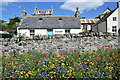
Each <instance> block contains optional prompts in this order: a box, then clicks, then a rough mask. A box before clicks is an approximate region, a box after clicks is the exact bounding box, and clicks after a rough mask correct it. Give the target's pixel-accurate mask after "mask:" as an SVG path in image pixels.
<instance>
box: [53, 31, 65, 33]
mask: <svg viewBox="0 0 120 80" xmlns="http://www.w3.org/2000/svg"><path fill="white" fill-rule="evenodd" d="M55 32H56V33H61V32H63V31H55Z"/></svg>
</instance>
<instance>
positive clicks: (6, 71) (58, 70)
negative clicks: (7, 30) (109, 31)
mask: <svg viewBox="0 0 120 80" xmlns="http://www.w3.org/2000/svg"><path fill="white" fill-rule="evenodd" d="M70 51H71V52H70V53H60V54H59V55H58V54H56V53H52V52H50V53H47V54H41V53H38V52H36V51H29V52H27V53H23V54H20V53H17V52H16V53H10V54H9V55H5V54H4V51H2V53H3V57H2V66H3V73H2V78H3V79H8V78H9V79H11V78H12V79H13V78H15V79H16V78H20V79H26V78H29V79H33V78H38V79H46V78H47V80H52V78H54V79H55V80H58V79H68V78H69V79H70V78H71V79H73V78H74V79H77V80H80V79H88V80H90V79H92V78H93V79H96V78H101V79H102V80H103V79H105V80H109V79H112V80H114V79H116V80H117V79H118V78H119V76H120V75H119V54H120V49H118V48H101V49H98V50H97V51H95V50H93V51H77V50H70Z"/></svg>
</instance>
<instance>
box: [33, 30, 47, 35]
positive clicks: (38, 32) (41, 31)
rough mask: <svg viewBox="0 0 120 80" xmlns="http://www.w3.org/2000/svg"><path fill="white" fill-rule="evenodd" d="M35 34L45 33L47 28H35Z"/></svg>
mask: <svg viewBox="0 0 120 80" xmlns="http://www.w3.org/2000/svg"><path fill="white" fill-rule="evenodd" d="M35 35H47V29H35Z"/></svg>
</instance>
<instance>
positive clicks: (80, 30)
mask: <svg viewBox="0 0 120 80" xmlns="http://www.w3.org/2000/svg"><path fill="white" fill-rule="evenodd" d="M80 32H82V29H71V30H70V33H75V34H78V33H80Z"/></svg>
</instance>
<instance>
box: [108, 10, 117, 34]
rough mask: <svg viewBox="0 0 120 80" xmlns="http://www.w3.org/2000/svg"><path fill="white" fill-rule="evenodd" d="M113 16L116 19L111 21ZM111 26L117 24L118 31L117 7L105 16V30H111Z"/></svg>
mask: <svg viewBox="0 0 120 80" xmlns="http://www.w3.org/2000/svg"><path fill="white" fill-rule="evenodd" d="M113 17H117V21H113ZM112 26H117V32H118V9H116V10H115V11H114V12H113V13H112V14H111V15H110V16H109V17H108V18H107V32H111V33H113V32H112Z"/></svg>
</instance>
